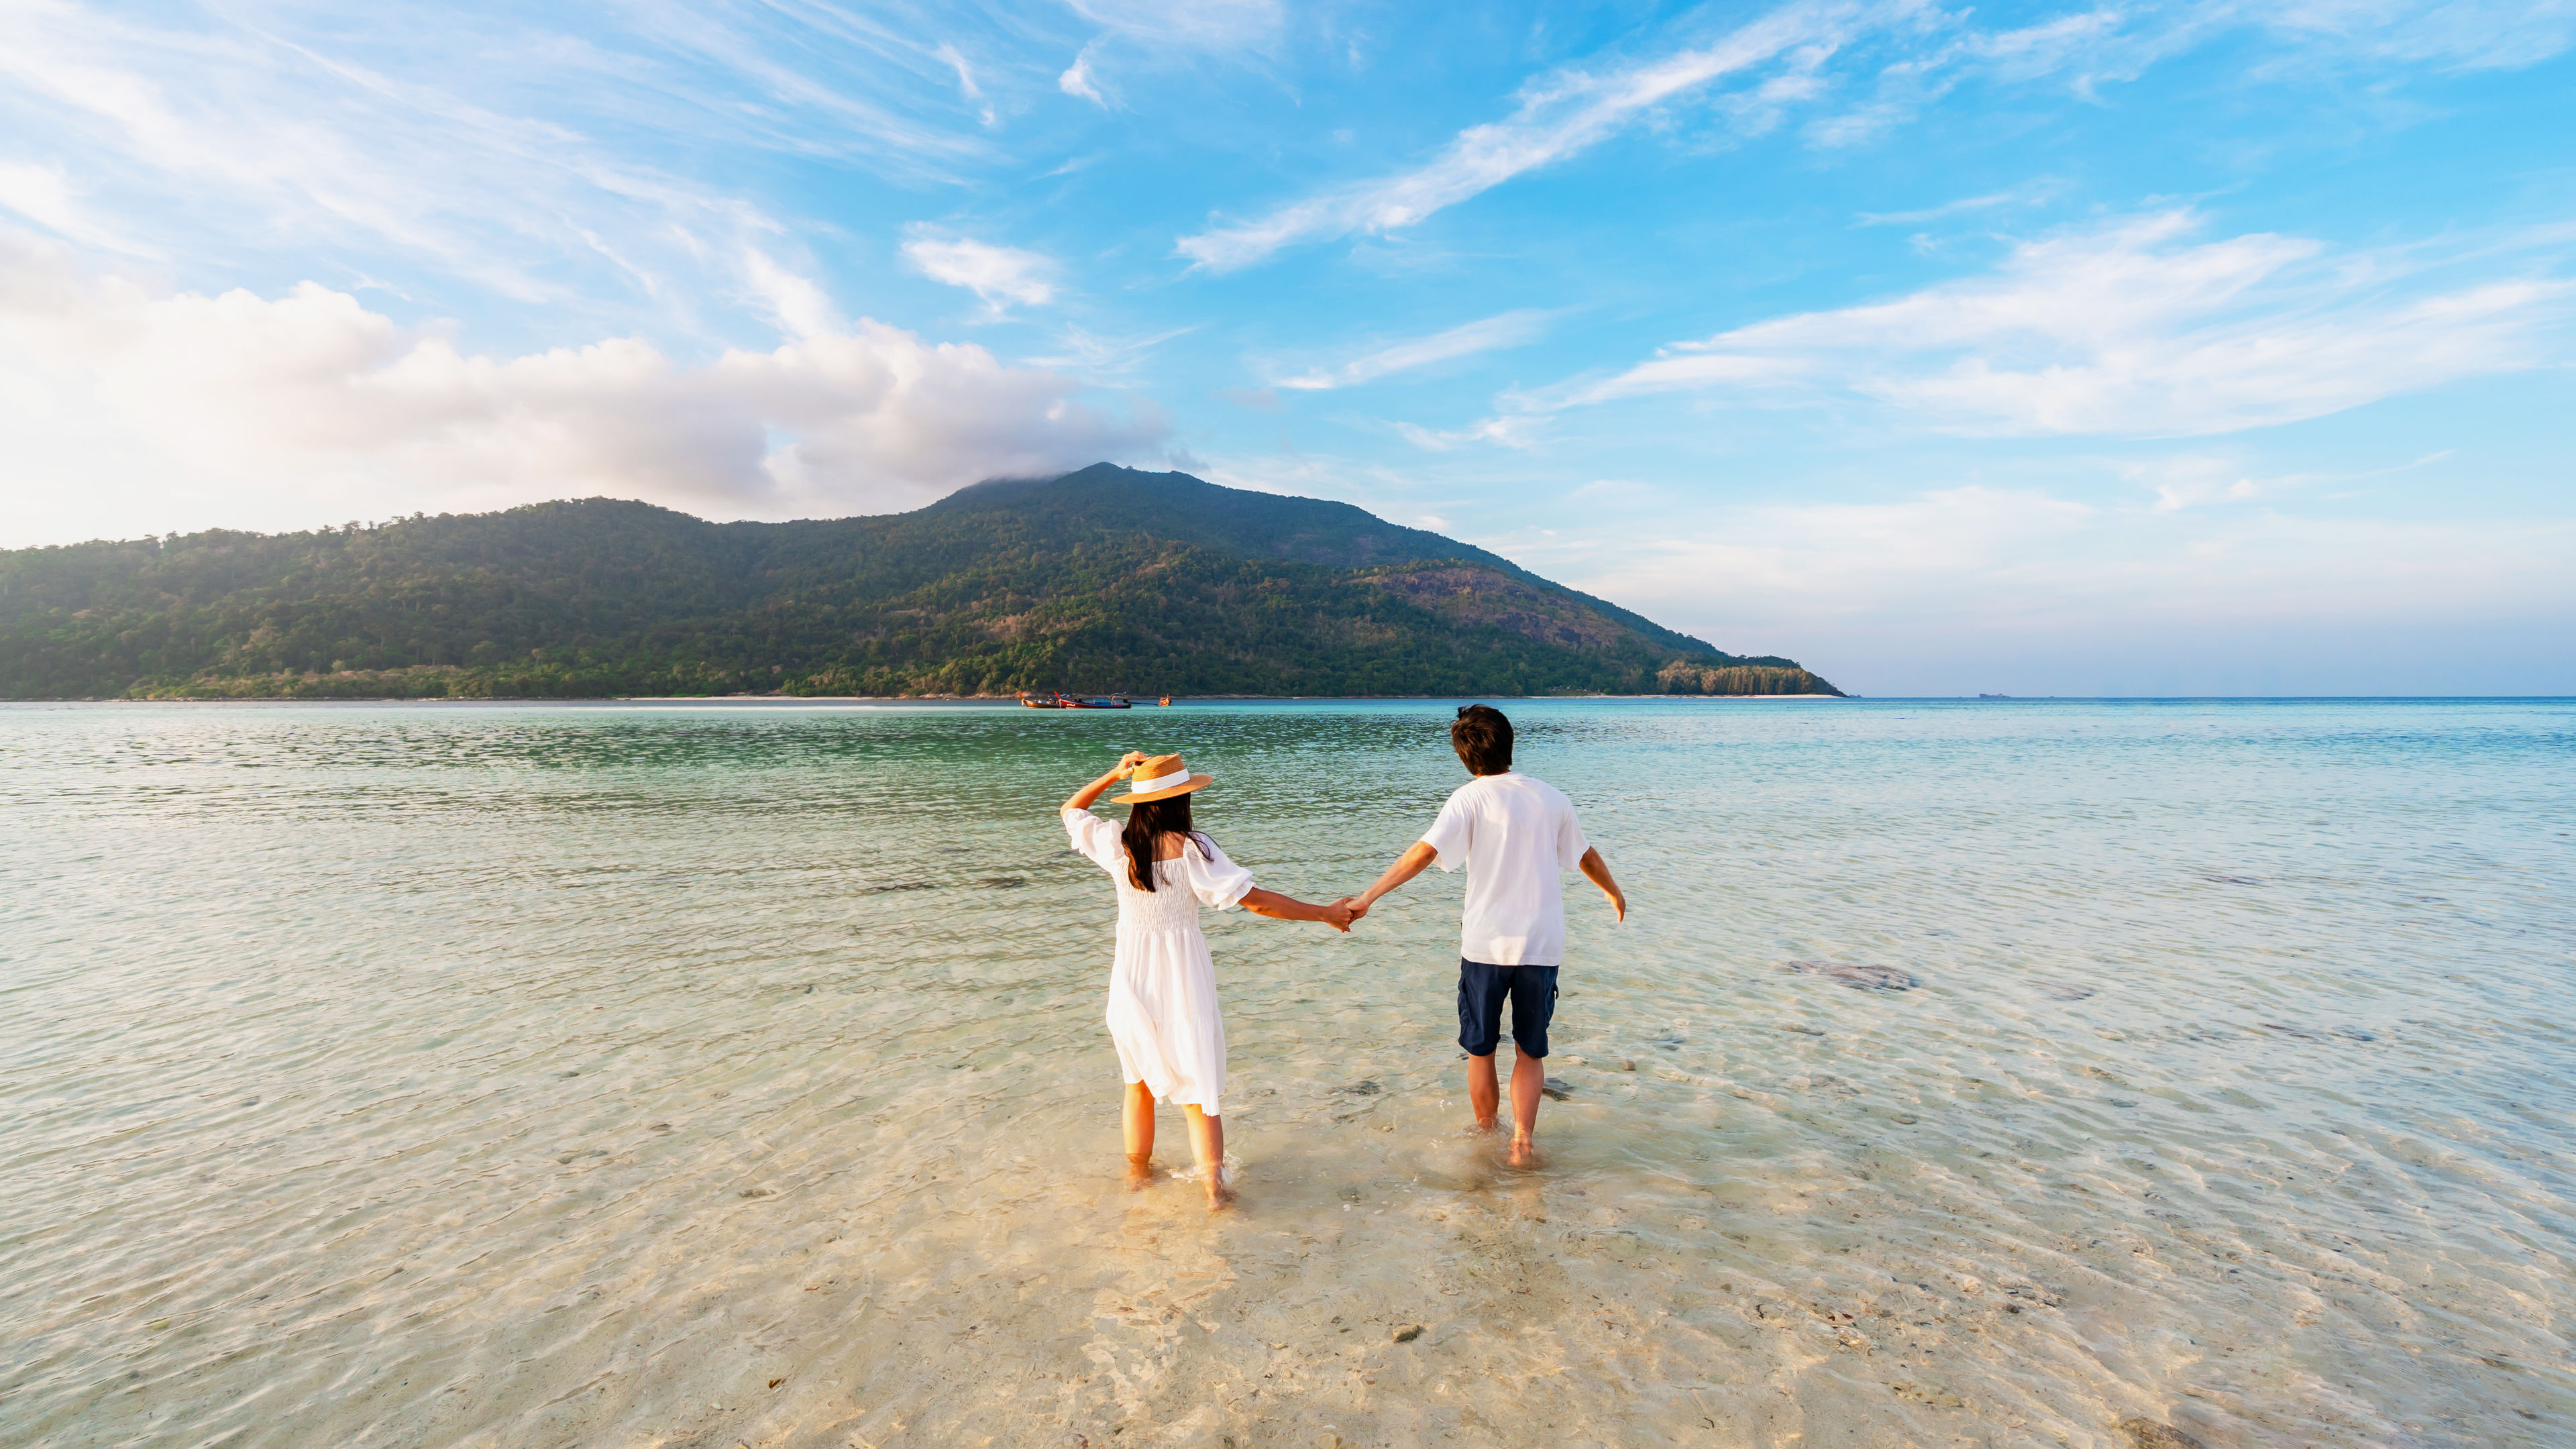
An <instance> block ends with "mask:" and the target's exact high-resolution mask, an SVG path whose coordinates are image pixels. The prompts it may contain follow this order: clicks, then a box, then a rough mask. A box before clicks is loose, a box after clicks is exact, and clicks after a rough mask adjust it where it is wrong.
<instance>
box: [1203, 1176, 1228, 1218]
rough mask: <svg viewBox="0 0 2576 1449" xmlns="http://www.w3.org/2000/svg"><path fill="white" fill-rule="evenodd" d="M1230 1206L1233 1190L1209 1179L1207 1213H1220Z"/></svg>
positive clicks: (1213, 1179) (1215, 1180)
mask: <svg viewBox="0 0 2576 1449" xmlns="http://www.w3.org/2000/svg"><path fill="white" fill-rule="evenodd" d="M1232 1206H1234V1189H1233V1188H1230V1187H1228V1186H1226V1185H1225V1184H1224V1183H1223V1182H1220V1181H1218V1180H1217V1179H1216V1178H1214V1177H1210V1178H1209V1179H1208V1211H1209V1212H1212V1213H1221V1212H1224V1211H1225V1210H1226V1209H1227V1208H1230V1207H1232Z"/></svg>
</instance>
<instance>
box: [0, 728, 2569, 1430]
mask: <svg viewBox="0 0 2576 1449" xmlns="http://www.w3.org/2000/svg"><path fill="white" fill-rule="evenodd" d="M1497 703H1501V704H1502V705H1503V706H1504V707H1505V708H1506V709H1507V710H1508V711H1509V712H1510V713H1511V714H1512V716H1513V718H1514V719H1515V721H1516V722H1517V724H1518V726H1519V729H1520V736H1521V749H1520V757H1521V764H1522V766H1523V768H1525V769H1526V770H1528V771H1529V772H1531V773H1534V774H1537V775H1540V776H1542V777H1544V778H1547V779H1549V780H1552V781H1554V782H1555V783H1557V784H1558V785H1560V786H1562V787H1563V788H1564V789H1566V790H1567V792H1568V793H1569V794H1571V795H1572V796H1573V797H1574V799H1575V801H1576V802H1577V804H1578V806H1579V807H1580V808H1581V809H1582V811H1583V814H1584V823H1585V826H1586V828H1587V830H1588V831H1589V833H1590V834H1591V836H1592V838H1593V840H1594V841H1595V842H1596V843H1597V844H1598V845H1600V847H1601V848H1602V851H1603V853H1604V854H1605V856H1607V857H1608V859H1609V861H1610V863H1611V865H1612V867H1613V868H1614V869H1615V870H1616V871H1617V873H1618V874H1619V877H1620V879H1621V881H1622V883H1623V885H1625V886H1626V888H1627V890H1628V893H1629V895H1630V898H1631V901H1632V905H1633V911H1632V914H1631V917H1630V919H1629V921H1628V923H1627V924H1626V925H1625V926H1614V925H1613V924H1612V922H1611V921H1610V919H1609V917H1608V914H1607V912H1606V910H1605V909H1604V908H1603V907H1602V905H1601V903H1600V901H1599V898H1598V897H1597V895H1595V894H1593V893H1592V892H1591V891H1590V890H1589V889H1588V888H1587V887H1585V886H1584V885H1583V884H1582V882H1581V881H1580V880H1578V879H1570V881H1569V888H1568V893H1567V898H1568V902H1569V906H1570V915H1571V919H1572V945H1571V954H1570V957H1569V960H1568V964H1567V967H1566V970H1565V972H1564V986H1565V993H1566V994H1565V997H1564V999H1563V1001H1562V1003H1561V1005H1560V1008H1559V1013H1558V1019H1557V1030H1556V1038H1557V1055H1556V1056H1555V1057H1554V1058H1552V1059H1551V1061H1550V1075H1551V1076H1552V1077H1554V1078H1556V1079H1557V1082H1558V1084H1559V1087H1560V1090H1561V1100H1554V1101H1550V1102H1549V1103H1548V1104H1547V1105H1546V1107H1545V1108H1544V1110H1543V1113H1542V1116H1541V1119H1540V1123H1539V1137H1540V1145H1541V1148H1542V1151H1543V1153H1544V1157H1543V1161H1542V1162H1541V1164H1540V1165H1539V1166H1538V1168H1537V1169H1535V1170H1532V1171H1515V1170H1512V1169H1509V1168H1507V1167H1505V1166H1504V1165H1503V1164H1501V1163H1500V1161H1499V1160H1498V1158H1497V1156H1496V1153H1495V1151H1494V1144H1493V1143H1492V1142H1491V1141H1490V1140H1489V1139H1485V1138H1480V1137H1476V1136H1474V1135H1472V1134H1469V1133H1466V1132H1463V1131H1462V1130H1461V1129H1462V1128H1463V1127H1465V1126H1466V1122H1467V1111H1466V1103H1465V1099H1464V1091H1463V1079H1462V1074H1461V1065H1462V1064H1461V1063H1460V1062H1459V1060H1458V1052H1457V1049H1456V1047H1455V1045H1454V1042H1453V1040H1452V1038H1453V1036H1454V1032H1455V1018H1454V1009H1453V1004H1452V995H1451V993H1452V989H1453V985H1454V979H1455V961H1454V955H1455V935H1454V930H1455V921H1456V908H1457V893H1458V881H1457V878H1456V877H1450V876H1443V875H1440V874H1438V873H1436V872H1435V873H1432V874H1429V875H1426V876H1425V877H1424V878H1423V879H1421V880H1420V881H1418V882H1416V883H1415V884H1414V885H1413V886H1411V887H1409V888H1407V890H1405V891H1404V892H1402V893H1400V894H1399V895H1397V896H1395V897H1394V898H1392V899H1390V900H1389V901H1387V902H1386V903H1384V904H1383V905H1381V906H1380V908H1379V909H1378V911H1377V912H1376V913H1375V914H1374V915H1372V916H1371V917H1370V918H1369V919H1368V920H1367V921H1365V922H1363V923H1362V924H1361V925H1360V927H1359V928H1358V929H1357V931H1356V932H1354V933H1353V934H1352V935H1350V936H1348V937H1341V936H1335V935H1333V934H1331V933H1330V932H1328V931H1326V930H1324V929H1323V928H1321V927H1316V926H1310V925H1292V924H1286V923H1281V922H1275V921H1265V920H1260V919H1255V918H1249V917H1246V916H1244V915H1242V914H1241V913H1229V914H1227V915H1225V916H1223V917H1221V918H1220V917H1215V916H1211V918H1210V922H1209V933H1210V938H1211V942H1212V944H1213V946H1214V949H1215V955H1216V960H1217V966H1218V977H1219V982H1220V986H1221V988H1222V990H1223V992H1224V996H1225V1001H1226V1014H1227V1025H1228V1031H1229V1035H1230V1038H1231V1050H1232V1062H1233V1068H1234V1080H1233V1083H1232V1085H1231V1088H1230V1090H1229V1092H1228V1093H1227V1103H1228V1111H1227V1127H1228V1134H1229V1139H1230V1146H1231V1147H1232V1150H1233V1152H1234V1154H1235V1156H1236V1158H1237V1159H1238V1160H1239V1161H1238V1164H1237V1169H1236V1170H1237V1177H1238V1186H1239V1188H1240V1191H1241V1194H1242V1197H1241V1205H1240V1207H1239V1209H1238V1210H1237V1211H1235V1212H1233V1213H1230V1214H1226V1215H1222V1216H1216V1217H1211V1216H1210V1215H1209V1214H1208V1213H1206V1212H1205V1211H1204V1210H1203V1204H1202V1199H1201V1195H1200V1194H1199V1193H1198V1192H1197V1191H1196V1190H1195V1189H1194V1188H1193V1187H1192V1186H1191V1184H1189V1183H1188V1182H1186V1181H1181V1180H1167V1181H1164V1182H1160V1183H1158V1184H1156V1185H1154V1186H1153V1187H1151V1188H1148V1189H1147V1190H1145V1191H1142V1192H1134V1193H1131V1192H1127V1191H1124V1190H1122V1187H1121V1183H1120V1174H1119V1168H1120V1167H1121V1165H1122V1164H1121V1161H1120V1158H1119V1151H1118V1127H1117V1123H1118V1093H1117V1088H1118V1081H1117V1068H1116V1060H1115V1056H1114V1054H1113V1052H1112V1051H1111V1048H1110V1046H1109V1043H1108V1040H1107V1037H1106V1034H1105V1032H1104V1031H1103V1029H1102V1026H1101V1022H1100V1016H1101V1010H1102V1006H1103V995H1104V980H1105V974H1106V971H1107V967H1108V962H1109V955H1110V949H1111V938H1110V932H1111V922H1112V920H1113V919H1114V914H1115V903H1114V900H1113V897H1112V894H1111V890H1110V887H1109V884H1108V882H1107V881H1106V880H1105V879H1104V878H1103V877H1102V876H1100V875H1099V873H1098V872H1097V871H1096V870H1095V869H1094V868H1093V867H1091V866H1090V865H1088V864H1087V863H1086V862H1084V861H1082V860H1081V859H1080V858H1079V857H1076V856H1074V855H1072V854H1071V853H1070V852H1068V851H1067V850H1066V849H1065V842H1064V839H1063V836H1062V834H1061V832H1060V830H1059V828H1058V826H1057V824H1056V821H1055V814H1054V812H1055V806H1056V804H1057V802H1058V801H1060V800H1061V799H1062V798H1063V797H1064V796H1065V795H1067V794H1068V793H1070V792H1071V791H1072V790H1073V789H1074V788H1075V787H1076V786H1078V785H1079V784H1081V783H1082V782H1083V781H1084V780H1086V779H1088V778H1089V777H1090V776H1092V775H1094V774H1096V773H1098V772H1099V771H1100V770H1102V769H1103V768H1105V767H1106V766H1107V765H1108V764H1109V763H1110V762H1111V761H1112V760H1114V759H1115V757H1116V755H1117V753H1118V751H1120V750H1121V749H1124V748H1128V747H1135V748H1141V749H1147V750H1155V751H1163V750H1179V751H1181V752H1183V753H1185V754H1186V755H1187V756H1188V758H1189V760H1190V762H1191V764H1192V766H1193V767H1194V768H1198V769H1204V770H1207V771H1209V772H1211V773H1213V774H1214V775H1215V776H1216V777H1217V781H1218V783H1217V785H1216V786H1215V787H1214V788H1212V789H1211V790H1209V791H1208V792H1207V793H1205V794H1204V795H1202V796H1201V797H1200V800H1201V802H1202V805H1201V809H1200V821H1201V823H1202V824H1203V825H1205V826H1206V827H1207V828H1208V829H1209V830H1210V831H1211V832H1212V833H1213V834H1214V835H1215V836H1216V837H1217V839H1218V840H1219V841H1220V842H1222V843H1223V844H1224V846H1225V848H1226V849H1227V850H1228V852H1229V853H1231V854H1232V855H1233V856H1234V857H1235V858H1236V859H1237V860H1239V861H1241V862H1243V863H1244V864H1246V865H1247V866H1249V867H1250V868H1251V869H1252V871H1253V872H1254V874H1255V876H1256V878H1257V879H1258V880H1260V882H1261V883H1262V884H1264V885H1268V886H1271V887H1273V888H1275V889H1279V890H1283V891H1286V892H1289V893H1291V894H1294V895H1300V896H1306V897H1310V898H1329V897H1332V896H1335V895H1339V894H1343V893H1347V892H1353V891H1356V890H1358V889H1360V888H1361V887H1362V886H1364V885H1365V884H1366V883H1367V882H1368V881H1369V880H1370V879H1371V878H1372V877H1373V876H1374V874H1375V873H1376V871H1377V869H1378V868H1379V867H1380V866H1382V865H1383V864H1384V863H1385V862H1386V861H1387V860H1388V859H1390V858H1391V857H1393V856H1394V855H1395V854H1396V853H1398V852H1399V851H1401V850H1402V849H1403V848H1404V846H1405V845H1406V844H1407V843H1409V841H1410V840H1411V839H1412V838H1413V834H1414V832H1416V831H1417V830H1418V829H1419V828H1420V827H1421V826H1422V825H1423V824H1424V823H1426V822H1427V821H1428V820H1429V818H1430V816H1431V813H1432V812H1433V810H1434V809H1435V808H1436V807H1437V805H1438V803H1439V801H1440V800H1441V798H1442V797H1443V796H1444V795H1445V794H1446V793H1447V792H1448V791H1449V790H1450V789H1451V788H1453V787H1454V786H1455V785H1456V784H1458V783H1460V781H1461V780H1462V779H1463V778H1464V777H1463V775H1462V773H1461V772H1460V770H1459V767H1458V765H1457V763H1456V761H1455V759H1454V757H1452V756H1451V754H1450V752H1449V750H1448V749H1447V746H1446V742H1445V728H1446V723H1447V720H1448V718H1449V716H1450V713H1451V710H1450V707H1449V706H1448V704H1446V703H1439V702H1363V703H1332V702H1312V701H1298V702H1275V703H1211V704H1191V703H1184V704H1181V705H1177V706H1175V707H1173V708H1170V709H1151V708H1147V709H1139V710H1135V711H1131V712H1127V713H1062V714H1059V713H1053V712H1036V711H1024V710H1020V709H1017V708H1012V707H990V706H963V705H885V704H772V703H707V704H679V703H669V704H665V703H637V704H614V705H590V706H557V705H516V704H495V705H449V704H439V705H345V706H332V705H166V706H146V705H66V706H40V705H16V706H0V822H5V829H0V1324H5V1325H6V1326H7V1332H6V1333H5V1334H0V1444H6V1445H11V1446H16V1445H37V1444H42V1445H64V1446H72V1445H101V1446H104V1445H155V1446H159V1445H167V1446H174V1449H178V1446H216V1445H224V1446H236V1445H239V1446H247V1445H278V1446H286V1445H296V1446H309V1445H326V1444H327V1445H403V1446H411V1445H491V1446H522V1445H573V1444H580V1445H673V1446H676V1445H704V1446H724V1449H731V1446H736V1445H747V1446H767V1445H795V1446H806V1445H813V1446H823V1445H830V1446H842V1445H894V1444H908V1445H958V1444H996V1445H1018V1444H1045V1445H1087V1446H1089V1449H1106V1446H1111V1445H1142V1444H1151V1445H1186V1446H1203V1445H1204V1446H1215V1445H1223V1444H1232V1445H1235V1446H1270V1445H1283V1446H1284V1445H1315V1444H1319V1443H1320V1444H1331V1443H1336V1442H1338V1443H1341V1444H1346V1445H1414V1444H1445V1443H1456V1444H1460V1445H1468V1444H1474V1445H1551V1446H1553V1445H1582V1444H1604V1445H1632V1444H1686V1445H1777V1446H1788V1445H1801V1446H1804V1445H1834V1446H1841V1445H1854V1446H1873V1445H1924V1446H1931V1445H1995V1446H2058V1445H2069V1446H2089V1449H2112V1446H2126V1445H2128V1444H2129V1443H2130V1442H2131V1436H2130V1435H2129V1433H2128V1432H2126V1431H2123V1430H2122V1429H2120V1428H2119V1426H2120V1425H2121V1424H2122V1422H2123V1421H2129V1420H2135V1419H2145V1420H2149V1421H2152V1422H2155V1423H2159V1424H2166V1425H2170V1426H2173V1427H2174V1428H2176V1429H2179V1430H2181V1431H2182V1432H2184V1433H2187V1434H2189V1435H2191V1436H2193V1437H2194V1438H2197V1439H2198V1440H2200V1441H2201V1442H2202V1443H2204V1444H2206V1445H2208V1446H2211V1449H2226V1446H2284V1449H2286V1446H2309V1445H2317V1446H2345V1445H2350V1446H2364V1445H2368V1446H2463V1449H2466V1446H2481V1449H2483V1446H2533V1449H2540V1446H2565V1445H2568V1444H2571V1443H2576V1273H2572V1272H2571V1266H2576V1265H2571V1262H2570V1259H2571V1253H2576V1146H2571V1141H2570V1127H2569V1124H2570V1123H2571V1121H2576V702H2571V701H2565V700H2543V701H2480V700H2384V701H2383V700H2334V701H2300V700H2284V701H2227V702H2198V701H2182V702H2080V701H2064V702H2059V701H1995V702H1959V701H1894V700H1889V701H1881V700H1871V701H1834V700H1807V701H1754V700H1689V701H1680V700H1675V701H1652V700H1561V701H1555V700H1552V701H1517V702H1516V701H1497ZM1854 968H1861V969H1854ZM1871 981H1882V982H1892V983H1902V982H1906V981H1910V982H1911V985H1910V986H1904V987H1902V988H1901V989H1898V988H1896V987H1891V986H1872V985H1869V984H1868V983H1869V982H1871ZM1179 1125H1180V1124H1179V1122H1178V1120H1177V1118H1176V1117H1171V1118H1167V1120H1166V1123H1165V1128H1164V1134H1163V1135H1164V1140H1163V1155H1164V1160H1165V1162H1166V1164H1167V1165H1169V1166H1172V1167H1175V1168H1181V1167H1185V1166H1186V1165H1187V1163H1186V1149H1185V1146H1184V1140H1185V1139H1184V1138H1183V1135H1182V1134H1181V1132H1180V1131H1179ZM1405 1325H1420V1326H1421V1327H1422V1329H1423V1332H1422V1333H1421V1334H1420V1336H1419V1337H1416V1338H1413V1339H1411V1340H1409V1341H1405V1342H1397V1341H1395V1333H1394V1330H1396V1329H1397V1328H1399V1327H1402V1326H1405Z"/></svg>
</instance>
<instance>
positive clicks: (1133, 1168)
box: [1127, 1154, 1154, 1192]
mask: <svg viewBox="0 0 2576 1449" xmlns="http://www.w3.org/2000/svg"><path fill="white" fill-rule="evenodd" d="M1153 1180H1154V1159H1153V1157H1152V1155H1150V1154H1148V1155H1146V1156H1144V1157H1130V1158H1128V1159H1127V1190H1128V1191H1129V1192H1135V1191H1138V1190H1140V1189H1142V1188H1143V1187H1145V1186H1146V1185H1147V1184H1149V1183H1151V1182H1152V1181H1153Z"/></svg>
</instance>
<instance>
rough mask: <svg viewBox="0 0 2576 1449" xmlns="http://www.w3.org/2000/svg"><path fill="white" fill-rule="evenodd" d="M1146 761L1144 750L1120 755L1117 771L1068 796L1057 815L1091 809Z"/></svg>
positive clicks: (1057, 809)
mask: <svg viewBox="0 0 2576 1449" xmlns="http://www.w3.org/2000/svg"><path fill="white" fill-rule="evenodd" d="M1145 759H1146V756H1145V752H1144V751H1142V750H1129V751H1128V752H1127V753H1125V754H1123V755H1120V756H1119V757H1118V767H1117V768H1116V769H1114V770H1111V771H1110V772H1109V773H1108V774H1106V775H1103V776H1101V777H1100V778H1099V779H1097V780H1094V781H1092V782H1091V783H1090V784H1088V785H1085V786H1083V787H1082V788H1081V789H1079V790H1076V791H1074V792H1073V793H1072V794H1071V795H1068V796H1066V797H1065V801H1064V803H1063V804H1062V805H1059V806H1057V807H1056V812H1055V813H1057V814H1058V815H1062V814H1063V813H1064V812H1066V811H1067V810H1088V809H1090V808H1091V802H1092V801H1094V800H1097V799H1099V798H1100V797H1101V796H1103V795H1106V794H1108V793H1109V789H1110V787H1111V786H1113V785H1115V784H1117V783H1118V782H1119V781H1121V780H1124V779H1126V778H1127V772H1128V771H1129V770H1132V769H1134V768H1136V767H1137V766H1138V765H1141V764H1143V763H1145Z"/></svg>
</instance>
